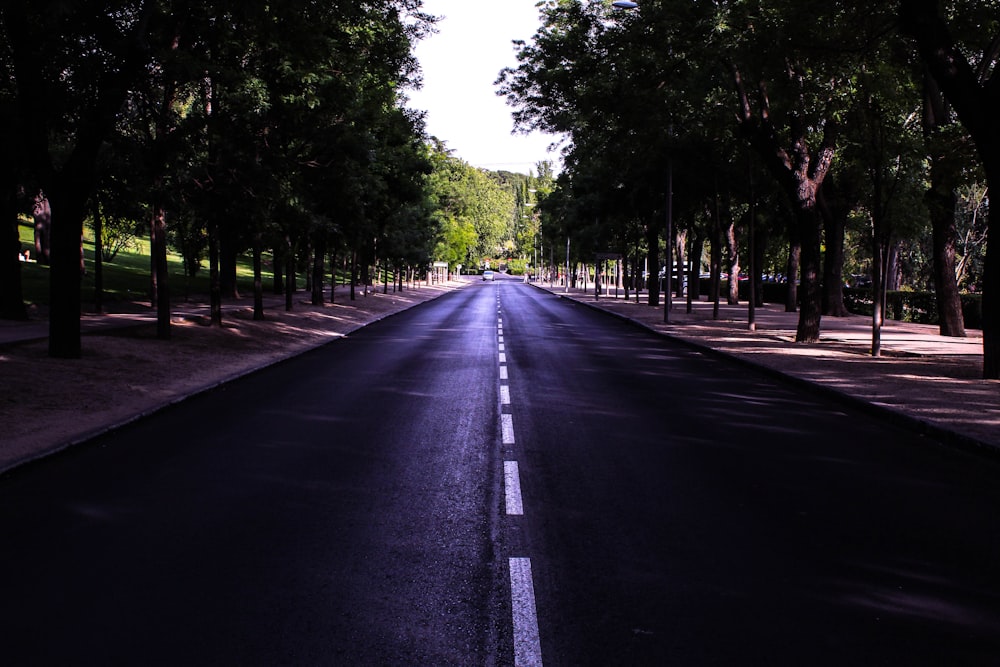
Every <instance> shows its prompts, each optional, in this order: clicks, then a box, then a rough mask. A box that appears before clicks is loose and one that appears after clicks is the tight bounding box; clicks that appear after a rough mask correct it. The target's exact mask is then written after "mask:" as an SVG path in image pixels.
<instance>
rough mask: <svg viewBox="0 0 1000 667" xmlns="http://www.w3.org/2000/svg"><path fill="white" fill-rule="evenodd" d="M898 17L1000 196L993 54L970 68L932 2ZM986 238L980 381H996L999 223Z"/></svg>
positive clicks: (908, 1) (999, 369)
mask: <svg viewBox="0 0 1000 667" xmlns="http://www.w3.org/2000/svg"><path fill="white" fill-rule="evenodd" d="M899 17H900V23H901V27H902V29H903V31H904V32H905V33H907V34H909V35H910V36H911V37H913V38H914V39H915V40H916V42H917V47H918V51H919V52H920V57H921V59H923V61H924V63H925V64H926V65H927V68H928V70H929V71H930V73H931V75H932V76H933V77H934V80H935V81H936V82H937V84H938V85H939V86H941V90H942V91H943V92H944V94H945V96H946V97H947V98H948V100H949V101H950V102H951V104H952V106H953V107H954V109H955V112H956V113H957V114H958V117H959V119H961V121H962V124H963V125H964V126H965V128H966V129H967V130H968V131H969V133H970V134H971V135H972V138H973V139H974V140H975V143H976V150H977V151H978V152H979V156H980V158H981V159H982V163H983V169H984V170H985V171H986V183H987V187H989V189H990V192H1000V124H998V123H997V116H998V114H1000V97H998V96H997V95H996V88H997V84H998V81H1000V79H998V77H1000V73H998V72H997V70H996V69H995V68H994V67H992V65H993V63H994V61H995V58H996V55H997V54H996V53H995V52H993V53H987V54H985V56H984V58H983V64H984V65H985V66H984V67H981V68H980V69H979V70H978V71H977V70H976V69H974V68H973V67H972V65H971V64H970V63H969V61H968V59H967V58H966V56H965V53H963V50H962V49H960V48H959V47H958V45H957V44H956V43H955V41H954V38H953V37H952V34H951V31H950V30H949V28H948V25H947V23H946V22H945V19H944V14H943V13H942V12H941V8H940V3H939V2H937V0H904V1H903V2H901V3H900V9H899ZM994 45H996V44H995V43H994ZM986 235H987V238H986V258H985V260H984V266H983V377H984V378H985V379H987V380H995V379H998V378H1000V266H997V261H998V259H1000V225H989V226H988V227H987V232H986Z"/></svg>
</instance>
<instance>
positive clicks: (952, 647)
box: [0, 280, 1000, 665]
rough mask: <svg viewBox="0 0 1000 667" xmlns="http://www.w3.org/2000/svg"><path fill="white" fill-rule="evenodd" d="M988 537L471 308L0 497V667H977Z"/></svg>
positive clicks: (820, 457)
mask: <svg viewBox="0 0 1000 667" xmlns="http://www.w3.org/2000/svg"><path fill="white" fill-rule="evenodd" d="M136 372H141V369H136ZM998 510H1000V469H998V466H997V465H996V464H994V463H991V462H987V461H983V460H981V459H977V458H974V457H972V456H970V455H966V454H963V453H960V452H955V451H952V450H949V449H946V448H943V447H940V446H938V445H936V444H935V443H933V442H930V441H927V440H926V439H923V438H920V437H918V436H914V435H912V434H910V433H908V432H905V431H901V430H897V429H895V428H893V427H891V426H888V425H886V424H883V423H881V422H879V421H877V420H875V419H872V418H870V417H867V416H864V415H862V414H860V413H855V412H851V411H850V410H848V409H846V408H844V407H843V406H839V405H836V404H830V403H828V402H826V401H825V400H823V399H819V398H816V397H814V396H811V395H808V394H803V393H801V392H800V391H799V390H796V389H793V388H790V387H789V386H785V385H783V384H781V383H780V382H776V381H774V380H771V379H769V378H767V377H765V376H763V375H759V374H756V373H754V372H752V371H750V370H747V369H745V368H742V367H740V366H736V365H732V364H730V363H728V362H725V361H722V360H719V359H714V358H711V357H708V356H705V355H701V354H698V353H695V352H692V351H690V350H688V349H687V348H684V347H681V346H676V345H674V344H672V343H670V342H668V341H665V340H663V339H661V338H657V337H656V336H654V335H652V334H649V333H647V332H644V331H641V330H639V329H637V328H632V327H630V326H629V325H627V324H625V323H623V322H619V321H617V320H614V319H613V318H609V317H607V316H606V315H602V314H599V313H595V312H592V311H590V310H588V309H586V308H584V307H581V306H579V305H576V304H572V303H568V302H566V301H564V300H561V299H559V298H558V297H556V296H553V295H551V294H548V293H545V292H542V291H538V290H535V289H533V288H532V287H530V286H527V285H524V284H522V283H520V282H516V281H508V280H498V281H497V282H496V283H491V282H483V283H481V284H480V283H476V284H474V285H471V286H469V287H468V288H466V289H463V290H460V291H458V292H455V293H452V294H449V295H446V296H443V297H441V298H439V299H437V300H435V301H433V302H430V303H428V304H425V305H423V306H420V307H417V308H414V309H412V310H410V311H407V312H405V313H402V314H400V315H397V316H394V317H392V318H389V319H387V320H384V321H382V322H379V323H377V324H374V325H372V326H370V327H367V328H365V329H363V330H361V331H359V332H357V333H355V334H352V335H351V336H350V337H348V338H347V339H346V340H341V341H337V342H335V343H333V344H331V345H328V346H326V347H325V348H322V349H320V350H317V351H314V352H311V353H309V354H306V355H303V356H301V357H299V358H296V359H294V360H291V361H289V362H286V363H283V364H281V365H279V366H277V367H274V368H271V369H269V370H266V371H263V372H260V373H257V374H254V375H253V376H250V377H247V378H244V379H242V380H240V381H237V382H234V383H232V384H230V385H227V386H226V387H224V388H221V389H219V390H215V391H213V392H211V393H209V394H206V395H203V396H200V397H197V398H195V399H192V400H189V401H187V402H185V403H183V404H181V405H179V406H176V407H173V408H171V409H169V410H167V411H164V412H162V413H160V414H158V415H156V416H154V417H152V418H149V419H146V420H144V421H142V422H139V423H136V424H133V425H132V426H129V427H127V428H124V429H122V430H120V431H118V432H116V433H112V434H109V435H107V436H104V437H102V438H99V439H97V440H95V441H93V442H92V443H89V444H87V445H84V446H81V447H78V448H75V449H74V450H72V451H69V452H67V453H64V454H62V455H58V456H55V457H50V458H48V459H46V460H43V461H40V462H37V463H35V464H32V465H29V466H25V467H22V468H20V469H18V470H15V471H13V472H11V473H9V474H7V475H5V476H3V477H0V664H3V665H158V664H163V665H179V664H184V665H236V664H239V665H279V664H288V665H307V664H308V665H313V664H316V665H511V664H518V665H531V664H543V663H544V664H546V665H629V664H636V665H883V664H884V665H903V664H905V665H979V664H982V665H995V664H998V662H1000V519H998Z"/></svg>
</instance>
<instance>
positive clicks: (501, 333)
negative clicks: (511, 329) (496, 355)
mask: <svg viewBox="0 0 1000 667" xmlns="http://www.w3.org/2000/svg"><path fill="white" fill-rule="evenodd" d="M499 343H500V344H501V345H503V332H502V331H501V332H500V338H499Z"/></svg>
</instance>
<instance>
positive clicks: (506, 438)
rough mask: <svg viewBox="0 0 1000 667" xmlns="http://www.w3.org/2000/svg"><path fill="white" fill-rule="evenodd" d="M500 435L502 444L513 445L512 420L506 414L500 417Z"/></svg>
mask: <svg viewBox="0 0 1000 667" xmlns="http://www.w3.org/2000/svg"><path fill="white" fill-rule="evenodd" d="M500 433H501V434H502V436H503V444H505V445H513V444H514V418H513V417H512V416H510V415H508V414H502V415H500Z"/></svg>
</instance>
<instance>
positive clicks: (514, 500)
mask: <svg viewBox="0 0 1000 667" xmlns="http://www.w3.org/2000/svg"><path fill="white" fill-rule="evenodd" d="M503 491H504V505H506V507H507V514H508V515H511V516H524V504H523V503H522V502H521V474H520V473H519V472H518V469H517V461H504V462H503Z"/></svg>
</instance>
